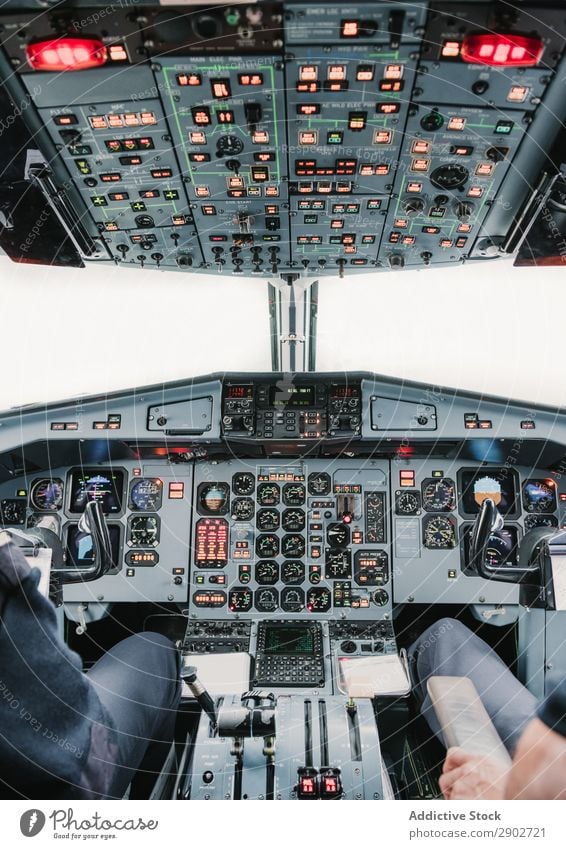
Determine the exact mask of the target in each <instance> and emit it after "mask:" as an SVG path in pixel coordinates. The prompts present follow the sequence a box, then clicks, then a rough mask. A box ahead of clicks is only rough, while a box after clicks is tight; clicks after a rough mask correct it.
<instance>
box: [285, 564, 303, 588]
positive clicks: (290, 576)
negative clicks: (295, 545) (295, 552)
mask: <svg viewBox="0 0 566 849" xmlns="http://www.w3.org/2000/svg"><path fill="white" fill-rule="evenodd" d="M281 580H282V581H283V583H284V584H302V583H303V581H304V580H305V564H304V563H302V562H301V561H300V560H287V562H286V563H283V565H282V566H281Z"/></svg>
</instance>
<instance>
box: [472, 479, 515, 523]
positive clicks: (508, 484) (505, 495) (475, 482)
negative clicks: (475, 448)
mask: <svg viewBox="0 0 566 849" xmlns="http://www.w3.org/2000/svg"><path fill="white" fill-rule="evenodd" d="M460 491H461V497H462V509H463V511H464V513H468V514H470V515H475V514H477V513H478V512H479V509H480V507H481V505H482V503H483V501H484V500H485V499H486V498H491V499H492V500H493V501H494V502H495V505H496V507H497V509H498V510H499V512H500V513H501V514H502V515H504V516H506V515H508V514H510V513H515V512H516V510H517V488H516V485H515V476H514V474H513V472H512V471H511V469H491V468H483V469H464V470H463V471H462V472H461V473H460Z"/></svg>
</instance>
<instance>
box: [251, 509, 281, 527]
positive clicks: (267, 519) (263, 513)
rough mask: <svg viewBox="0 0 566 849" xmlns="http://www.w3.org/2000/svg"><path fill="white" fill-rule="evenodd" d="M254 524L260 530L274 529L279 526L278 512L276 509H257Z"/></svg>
mask: <svg viewBox="0 0 566 849" xmlns="http://www.w3.org/2000/svg"><path fill="white" fill-rule="evenodd" d="M256 525H257V526H258V528H259V529H260V531H276V530H277V528H278V527H279V513H278V512H277V510H269V509H266V510H258V513H257V517H256Z"/></svg>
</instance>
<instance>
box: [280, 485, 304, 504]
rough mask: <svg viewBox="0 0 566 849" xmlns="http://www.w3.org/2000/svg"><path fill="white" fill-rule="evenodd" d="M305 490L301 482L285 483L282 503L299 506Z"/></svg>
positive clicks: (302, 502) (302, 500) (302, 501)
mask: <svg viewBox="0 0 566 849" xmlns="http://www.w3.org/2000/svg"><path fill="white" fill-rule="evenodd" d="M305 498H306V490H305V487H304V484H302V483H286V484H285V486H284V487H283V504H286V505H287V506H288V507H300V506H301V504H304V503H305Z"/></svg>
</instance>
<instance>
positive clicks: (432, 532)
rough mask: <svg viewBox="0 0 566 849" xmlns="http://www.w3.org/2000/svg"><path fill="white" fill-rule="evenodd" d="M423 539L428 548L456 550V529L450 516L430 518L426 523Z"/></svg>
mask: <svg viewBox="0 0 566 849" xmlns="http://www.w3.org/2000/svg"><path fill="white" fill-rule="evenodd" d="M423 537H424V544H425V546H426V547H427V548H454V546H455V545H456V528H455V526H454V523H453V522H452V520H451V519H449V518H448V516H430V517H429V518H428V519H426V521H425V523H424V531H423Z"/></svg>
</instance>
